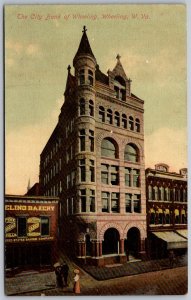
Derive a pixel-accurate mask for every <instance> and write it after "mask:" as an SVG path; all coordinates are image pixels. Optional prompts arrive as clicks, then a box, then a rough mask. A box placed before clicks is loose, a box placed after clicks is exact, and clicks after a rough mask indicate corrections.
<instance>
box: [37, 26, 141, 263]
mask: <svg viewBox="0 0 191 300" xmlns="http://www.w3.org/2000/svg"><path fill="white" fill-rule="evenodd" d="M86 31H87V29H86V28H85V26H84V29H83V34H82V38H81V41H80V44H79V48H78V50H77V52H76V54H75V56H74V59H73V67H74V72H72V68H71V67H70V66H68V77H67V82H66V88H65V92H64V96H65V100H64V103H63V106H62V108H61V112H60V115H59V118H58V123H57V125H56V127H55V129H54V131H53V133H52V135H51V136H50V138H49V140H48V141H47V144H46V145H45V147H44V149H43V151H42V153H41V156H40V188H41V193H42V195H44V196H50V197H52V196H59V197H60V203H61V207H60V228H59V230H60V239H61V241H62V242H63V243H62V247H64V248H65V249H69V252H70V254H71V253H73V255H75V257H77V258H78V259H79V260H81V261H82V262H83V261H86V262H87V261H88V262H89V263H93V264H97V265H103V264H105V263H107V262H110V261H120V262H124V261H126V260H127V259H129V257H131V255H132V256H133V257H134V256H135V257H141V258H144V257H145V239H146V197H145V163H144V117H143V116H144V101H143V100H142V99H140V98H139V97H137V96H135V95H134V94H133V93H132V88H131V80H130V78H129V77H128V75H129V74H126V72H125V70H124V68H123V66H122V63H121V60H120V56H119V55H117V62H116V66H115V67H114V69H113V70H108V72H107V74H104V73H103V72H102V71H101V69H100V67H99V65H98V63H97V60H96V58H95V56H94V54H93V51H92V49H91V46H90V44H89V41H88V37H87V33H86ZM71 51H72V49H71ZM129 255H130V256H129Z"/></svg>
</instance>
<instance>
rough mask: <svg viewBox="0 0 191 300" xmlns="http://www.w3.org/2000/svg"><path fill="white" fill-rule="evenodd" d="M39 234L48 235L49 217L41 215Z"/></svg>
mask: <svg viewBox="0 0 191 300" xmlns="http://www.w3.org/2000/svg"><path fill="white" fill-rule="evenodd" d="M41 235H49V218H48V217H41Z"/></svg>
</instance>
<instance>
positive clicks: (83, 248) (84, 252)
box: [81, 242, 86, 256]
mask: <svg viewBox="0 0 191 300" xmlns="http://www.w3.org/2000/svg"><path fill="white" fill-rule="evenodd" d="M81 249H82V250H81V251H82V255H81V256H85V254H86V251H85V250H86V249H85V242H81Z"/></svg>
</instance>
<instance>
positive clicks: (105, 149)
mask: <svg viewBox="0 0 191 300" xmlns="http://www.w3.org/2000/svg"><path fill="white" fill-rule="evenodd" d="M101 156H106V157H111V158H117V157H118V151H117V145H116V144H115V143H114V141H113V140H111V139H107V138H106V139H103V141H102V143H101Z"/></svg>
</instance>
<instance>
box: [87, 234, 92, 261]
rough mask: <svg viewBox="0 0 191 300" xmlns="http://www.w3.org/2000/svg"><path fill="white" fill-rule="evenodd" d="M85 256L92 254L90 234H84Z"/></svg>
mask: <svg viewBox="0 0 191 300" xmlns="http://www.w3.org/2000/svg"><path fill="white" fill-rule="evenodd" d="M85 242H86V256H91V255H92V243H91V241H90V236H89V234H87V235H86V240H85Z"/></svg>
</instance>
